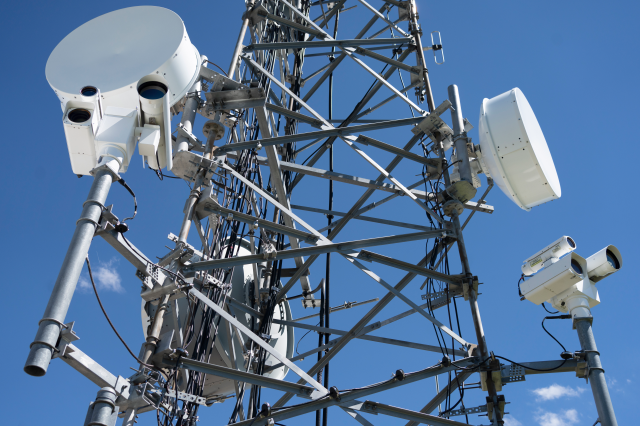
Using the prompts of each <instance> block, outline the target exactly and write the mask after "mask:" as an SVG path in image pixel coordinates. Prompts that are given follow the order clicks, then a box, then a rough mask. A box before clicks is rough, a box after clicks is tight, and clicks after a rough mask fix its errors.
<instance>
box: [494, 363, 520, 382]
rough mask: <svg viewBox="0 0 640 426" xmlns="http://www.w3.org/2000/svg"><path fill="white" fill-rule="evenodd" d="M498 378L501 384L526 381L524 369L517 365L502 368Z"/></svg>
mask: <svg viewBox="0 0 640 426" xmlns="http://www.w3.org/2000/svg"><path fill="white" fill-rule="evenodd" d="M500 377H501V379H502V383H503V384H504V383H514V382H524V381H525V380H526V376H525V370H524V367H522V366H519V365H517V364H511V365H505V366H503V367H502V370H501V375H500Z"/></svg>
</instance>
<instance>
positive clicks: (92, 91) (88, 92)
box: [80, 86, 98, 96]
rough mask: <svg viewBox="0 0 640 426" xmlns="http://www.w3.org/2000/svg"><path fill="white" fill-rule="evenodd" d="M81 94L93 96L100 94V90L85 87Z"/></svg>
mask: <svg viewBox="0 0 640 426" xmlns="http://www.w3.org/2000/svg"><path fill="white" fill-rule="evenodd" d="M80 93H81V94H82V96H93V95H95V94H96V93H98V89H96V88H95V87H93V86H85V87H83V88H82V90H80Z"/></svg>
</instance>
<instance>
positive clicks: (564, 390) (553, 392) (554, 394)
mask: <svg viewBox="0 0 640 426" xmlns="http://www.w3.org/2000/svg"><path fill="white" fill-rule="evenodd" d="M584 391H585V389H584V388H576V389H573V388H571V387H568V386H560V385H559V384H557V383H554V384H552V385H551V386H549V387H546V388H539V389H534V390H533V391H532V392H533V393H535V394H536V395H538V397H537V398H536V400H537V401H549V400H552V399H558V398H562V397H565V396H578V395H580V394H581V393H582V392H584Z"/></svg>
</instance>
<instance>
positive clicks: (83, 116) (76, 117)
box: [67, 108, 91, 123]
mask: <svg viewBox="0 0 640 426" xmlns="http://www.w3.org/2000/svg"><path fill="white" fill-rule="evenodd" d="M67 118H68V119H69V121H73V122H74V123H84V122H85V121H87V120H88V119H90V118H91V112H90V111H89V110H86V109H83V108H76V109H72V110H71V111H69V113H68V114H67Z"/></svg>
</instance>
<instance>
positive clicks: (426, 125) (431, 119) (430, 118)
mask: <svg viewBox="0 0 640 426" xmlns="http://www.w3.org/2000/svg"><path fill="white" fill-rule="evenodd" d="M449 108H451V102H450V101H449V100H445V101H444V102H442V103H441V104H440V106H438V107H437V108H436V109H435V111H433V112H432V113H431V114H429V115H427V116H426V117H425V119H424V120H422V121H421V122H420V123H418V125H417V126H415V127H414V128H412V129H411V131H412V132H413V134H414V135H418V134H420V132H424V133H425V134H426V135H427V136H429V137H433V135H434V134H435V133H440V134H441V135H442V136H445V137H452V136H453V130H451V127H449V125H448V124H447V123H445V122H444V121H443V120H442V118H440V115H442V114H443V113H444V112H445V111H446V110H447V109H449Z"/></svg>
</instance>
